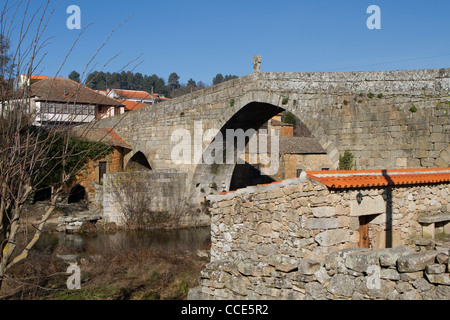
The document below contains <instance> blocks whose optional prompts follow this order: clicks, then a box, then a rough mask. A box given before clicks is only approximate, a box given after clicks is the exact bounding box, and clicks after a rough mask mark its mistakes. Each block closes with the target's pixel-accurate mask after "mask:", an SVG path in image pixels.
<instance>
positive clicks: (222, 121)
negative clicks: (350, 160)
mask: <svg viewBox="0 0 450 320" xmlns="http://www.w3.org/2000/svg"><path fill="white" fill-rule="evenodd" d="M223 103H225V104H227V106H226V108H224V110H225V112H224V113H223V114H222V115H221V116H220V117H219V118H218V119H217V122H216V125H217V127H218V128H221V129H220V132H219V133H220V134H222V136H224V135H225V130H226V129H237V128H241V129H243V130H244V131H245V130H247V129H250V128H253V129H258V128H259V127H260V126H261V125H262V124H264V123H265V122H267V121H268V120H269V119H271V118H272V117H273V116H275V115H276V114H278V113H279V112H280V111H290V112H292V113H293V114H294V115H295V116H296V117H297V118H299V119H300V121H302V122H303V123H304V121H303V115H302V113H300V112H299V110H300V109H301V107H300V106H298V104H297V103H296V102H295V101H289V98H288V96H287V95H286V96H283V95H281V94H276V93H272V92H264V91H263V92H260V91H258V92H249V93H246V94H244V95H242V96H240V97H236V98H233V99H232V100H231V101H225V102H223ZM310 131H311V133H312V135H313V136H314V137H315V138H316V139H317V140H318V142H319V143H320V144H321V146H322V147H323V149H324V150H325V151H326V153H327V154H328V156H329V158H330V160H331V161H332V163H333V164H334V166H335V167H337V165H338V162H339V152H338V150H337V149H336V147H335V146H334V144H333V143H332V142H331V141H330V140H329V139H328V138H327V137H326V136H325V135H324V129H323V128H322V127H321V126H320V125H317V126H314V127H312V128H310ZM213 147H214V143H211V144H210V145H209V146H207V147H206V148H205V149H204V152H203V154H207V153H208V152H210V148H213ZM235 165H236V164H235V163H234V164H233V165H229V164H228V165H207V164H197V166H196V168H195V171H194V173H193V181H192V182H193V184H192V185H191V187H195V188H196V189H195V190H194V192H193V194H194V198H198V199H201V198H202V197H204V196H205V195H206V194H208V193H218V192H221V191H229V190H230V182H231V178H232V175H233V172H234V168H235ZM208 184H209V187H210V188H209V189H208Z"/></svg>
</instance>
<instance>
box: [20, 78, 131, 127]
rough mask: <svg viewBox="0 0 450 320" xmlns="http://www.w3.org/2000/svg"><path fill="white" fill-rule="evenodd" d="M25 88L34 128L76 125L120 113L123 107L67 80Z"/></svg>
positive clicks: (49, 81)
mask: <svg viewBox="0 0 450 320" xmlns="http://www.w3.org/2000/svg"><path fill="white" fill-rule="evenodd" d="M33 79H34V78H33V77H31V80H30V83H31V84H30V85H29V87H28V89H27V90H28V95H29V97H30V98H31V100H30V111H31V112H33V113H34V115H35V120H34V124H35V125H37V126H41V125H58V124H64V125H77V124H81V123H88V122H92V121H94V120H100V119H102V118H105V117H108V116H114V115H116V114H119V113H120V108H121V107H123V104H122V103H121V102H120V101H118V100H115V99H112V98H109V97H106V96H104V95H102V94H99V93H98V92H96V91H95V90H92V89H90V88H88V87H86V86H84V85H82V84H79V83H77V82H75V81H73V80H70V79H67V78H53V77H43V78H42V79H40V80H37V81H35V82H33V81H32V80H33Z"/></svg>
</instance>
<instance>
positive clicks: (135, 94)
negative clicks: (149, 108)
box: [114, 89, 153, 100]
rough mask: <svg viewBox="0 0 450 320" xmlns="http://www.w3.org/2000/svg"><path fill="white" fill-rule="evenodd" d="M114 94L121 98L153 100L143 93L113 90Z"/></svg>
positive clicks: (146, 93)
mask: <svg viewBox="0 0 450 320" xmlns="http://www.w3.org/2000/svg"><path fill="white" fill-rule="evenodd" d="M114 92H115V93H117V94H118V95H119V96H120V97H121V98H127V99H139V100H151V99H153V98H152V96H151V95H150V94H149V93H148V92H145V91H135V90H122V89H114Z"/></svg>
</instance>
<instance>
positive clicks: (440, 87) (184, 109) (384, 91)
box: [96, 69, 450, 201]
mask: <svg viewBox="0 0 450 320" xmlns="http://www.w3.org/2000/svg"><path fill="white" fill-rule="evenodd" d="M449 92H450V69H438V70H410V71H387V72H347V73H254V74H251V75H248V76H244V77H242V78H239V79H234V80H231V81H227V82H225V83H222V84H219V85H216V86H213V87H209V88H206V89H204V90H200V91H197V92H194V93H192V94H188V95H185V96H182V97H179V98H177V99H173V100H171V101H167V102H163V103H160V104H157V105H155V106H149V107H146V108H142V109H139V110H136V111H133V112H130V113H127V114H125V115H120V116H117V117H111V118H108V119H104V120H101V121H98V122H97V124H96V126H97V127H103V128H115V130H116V131H117V132H118V133H119V134H120V136H121V137H123V138H124V139H125V140H126V141H127V142H128V143H129V144H130V145H131V146H132V148H133V151H134V152H138V151H141V152H142V153H144V154H145V156H146V157H147V159H148V161H149V163H150V164H151V167H152V168H153V169H156V170H160V169H176V170H182V171H184V172H186V173H187V179H186V186H187V188H188V189H189V191H190V192H191V193H192V195H193V196H192V199H197V200H199V201H201V199H203V197H204V196H205V195H207V194H208V193H209V191H210V190H209V186H210V185H211V184H213V183H215V184H216V185H219V186H220V185H222V184H225V186H226V187H227V188H229V185H230V180H231V176H232V171H233V169H234V166H233V165H229V166H226V165H223V166H222V167H221V168H219V170H214V172H211V169H210V166H207V165H202V164H196V163H191V164H175V163H173V161H171V151H172V149H173V147H174V146H175V145H176V142H173V141H171V134H172V133H173V132H174V130H175V129H180V128H182V129H186V130H188V131H189V132H190V135H191V137H192V138H194V136H195V132H194V130H195V126H194V124H195V123H196V122H198V121H201V125H202V127H203V132H205V131H206V130H208V129H212V128H215V129H218V130H220V129H221V128H223V127H224V125H226V124H227V123H228V121H230V119H233V116H234V115H235V114H237V113H239V112H243V113H244V114H245V113H246V112H247V113H248V114H247V116H246V117H244V118H245V119H256V118H258V119H260V120H265V121H267V120H268V119H270V118H271V117H272V116H274V115H276V114H278V113H279V112H280V109H277V108H276V107H278V108H282V109H284V110H287V111H290V112H292V113H293V114H294V115H296V116H297V117H298V118H299V119H300V120H301V121H302V122H303V123H304V124H305V125H306V126H307V127H308V128H309V130H310V131H311V133H312V135H313V136H314V137H315V138H316V139H317V140H318V141H319V143H320V144H321V146H322V147H323V149H324V150H325V151H326V153H327V155H328V157H329V159H330V161H331V163H332V164H333V167H334V168H337V166H338V162H339V156H340V155H342V154H343V153H344V151H346V150H349V151H350V152H352V153H353V154H354V155H355V160H356V169H380V168H392V169H394V168H405V167H407V168H412V167H432V166H436V167H447V166H448V165H449V162H448V161H450V149H449V141H450V118H449V110H448V109H449V108H450V106H449V102H448V101H450V97H449ZM231 101H232V102H233V103H231ZM255 103H256V104H255ZM262 106H273V107H274V108H273V109H270V108H267V107H266V108H263V107H262ZM247 110H248V111H247ZM240 119H242V118H240ZM233 121H234V120H233ZM206 148H207V144H204V145H203V151H204V150H205V149H206ZM202 189H203V190H205V192H201V190H202ZM227 190H228V189H227Z"/></svg>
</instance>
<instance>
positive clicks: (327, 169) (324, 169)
mask: <svg viewBox="0 0 450 320" xmlns="http://www.w3.org/2000/svg"><path fill="white" fill-rule="evenodd" d="M322 171H330V168H322Z"/></svg>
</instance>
